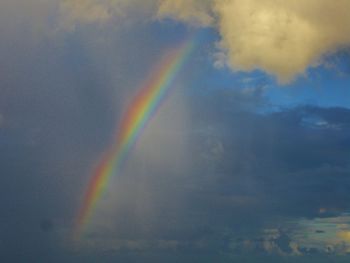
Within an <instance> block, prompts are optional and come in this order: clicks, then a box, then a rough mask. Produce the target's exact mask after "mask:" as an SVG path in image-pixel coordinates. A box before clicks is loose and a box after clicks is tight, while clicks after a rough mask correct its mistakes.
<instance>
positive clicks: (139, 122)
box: [74, 38, 196, 238]
mask: <svg viewBox="0 0 350 263" xmlns="http://www.w3.org/2000/svg"><path fill="white" fill-rule="evenodd" d="M195 42H196V41H195V39H194V38H192V39H190V40H187V41H186V42H185V43H184V44H183V45H181V46H180V47H179V48H177V49H174V50H172V51H171V52H169V53H168V54H167V55H166V56H165V57H164V58H163V60H162V61H161V62H160V63H159V64H158V66H157V67H156V68H155V70H154V71H153V73H152V74H151V77H150V79H149V80H148V81H147V83H146V84H145V85H143V86H142V88H141V89H140V91H139V92H138V93H137V94H136V96H135V97H134V98H133V100H132V101H131V103H130V104H129V105H128V107H127V109H126V111H125V112H124V114H123V116H122V118H121V121H120V123H119V125H118V127H119V128H118V132H117V136H116V139H115V140H114V145H113V146H112V148H111V149H110V150H109V151H108V152H107V153H106V154H105V157H104V158H103V159H102V161H101V162H100V163H99V165H98V167H97V169H96V170H95V172H94V174H93V176H92V178H91V180H90V182H89V184H88V188H87V190H86V193H85V197H84V200H83V205H82V207H81V208H80V210H79V213H78V216H77V220H76V226H75V229H74V236H75V237H76V238H77V237H80V236H81V234H82V233H83V230H84V229H85V228H86V226H87V224H88V222H89V221H90V220H89V219H90V218H91V216H92V215H93V211H94V210H95V207H96V205H97V202H98V200H99V199H100V197H101V195H102V193H103V192H104V191H105V189H106V186H107V185H108V182H109V179H110V177H111V176H113V175H115V174H117V173H118V172H119V170H120V169H121V166H122V165H123V163H124V162H125V160H126V158H127V157H128V155H129V152H130V150H131V149H132V147H133V146H134V145H135V143H136V141H137V137H138V136H139V135H140V134H141V133H142V130H143V129H144V128H145V126H146V125H147V123H148V122H149V121H150V119H151V118H152V116H153V115H154V114H155V112H156V110H157V108H158V107H159V105H160V103H161V102H162V100H164V98H165V95H166V93H167V92H168V91H169V89H170V88H171V86H172V83H173V81H174V79H175V78H176V76H177V75H178V73H179V71H180V70H181V68H182V67H183V65H184V64H185V62H186V61H187V59H188V57H189V56H190V54H191V52H192V50H193V49H194V46H195Z"/></svg>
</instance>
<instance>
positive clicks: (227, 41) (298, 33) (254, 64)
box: [62, 0, 350, 82]
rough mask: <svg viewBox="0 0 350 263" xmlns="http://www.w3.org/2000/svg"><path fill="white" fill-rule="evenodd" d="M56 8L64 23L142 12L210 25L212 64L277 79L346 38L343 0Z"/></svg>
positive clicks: (212, 0)
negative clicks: (214, 40) (214, 35)
mask: <svg viewBox="0 0 350 263" xmlns="http://www.w3.org/2000/svg"><path fill="white" fill-rule="evenodd" d="M62 8H63V10H64V11H65V15H66V18H67V17H68V20H69V21H70V23H72V21H79V22H89V23H91V22H105V21H108V20H109V19H111V18H113V17H123V19H126V18H130V16H134V17H133V18H135V17H138V18H139V17H140V15H139V14H140V13H143V15H144V16H143V17H147V18H151V19H163V18H172V19H175V20H179V21H183V22H185V23H189V24H193V25H200V26H209V27H214V28H216V29H217V31H218V32H219V33H220V37H221V39H220V41H219V42H218V47H219V49H220V52H221V53H220V54H219V55H218V58H220V59H219V60H220V61H218V62H217V63H216V65H222V66H224V65H228V66H229V67H231V68H232V69H233V70H242V71H251V70H255V69H260V70H263V71H265V72H267V73H270V74H273V75H275V76H276V77H277V78H278V80H279V81H280V82H289V81H291V80H292V79H293V78H294V77H295V76H297V75H299V74H303V73H304V72H305V71H306V70H307V68H309V67H314V66H317V65H320V64H322V61H323V58H324V57H325V56H327V55H328V54H331V53H333V52H336V51H337V50H339V49H341V48H344V47H347V46H348V45H349V44H350V34H349V33H350V32H349V31H350V17H349V16H348V15H347V11H346V10H349V8H350V2H349V1H347V0H340V1H337V2H334V1H330V0H310V1H302V0H297V1H291V0H288V1H285V0H283V1H282V0H202V1H199V0H188V1H184V0H147V1H126V0H116V1H111V0H105V1H96V0H67V1H65V2H63V4H62ZM135 10H137V14H138V15H137V16H135ZM141 17H142V16H141Z"/></svg>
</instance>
